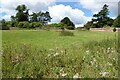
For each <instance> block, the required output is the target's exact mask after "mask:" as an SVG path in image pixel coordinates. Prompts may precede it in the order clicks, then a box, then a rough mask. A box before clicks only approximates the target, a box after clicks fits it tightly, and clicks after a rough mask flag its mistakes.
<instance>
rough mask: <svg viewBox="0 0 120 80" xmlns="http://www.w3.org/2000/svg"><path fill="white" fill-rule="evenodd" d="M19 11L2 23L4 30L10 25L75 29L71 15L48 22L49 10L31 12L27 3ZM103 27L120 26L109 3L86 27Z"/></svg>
mask: <svg viewBox="0 0 120 80" xmlns="http://www.w3.org/2000/svg"><path fill="white" fill-rule="evenodd" d="M15 10H16V11H17V13H16V15H15V16H13V15H12V16H11V21H5V20H4V19H3V20H1V21H0V22H1V23H2V28H1V29H3V30H7V29H9V28H10V27H18V28H51V27H52V28H60V29H64V28H66V29H70V30H74V29H75V24H74V23H73V22H72V21H71V20H70V19H69V17H65V18H63V19H62V20H61V21H60V22H59V23H54V24H48V22H51V19H52V18H51V16H50V13H49V12H48V11H46V12H41V11H39V12H33V13H32V14H29V10H30V9H28V8H27V6H26V5H18V6H17V7H16V9H15ZM103 27H120V15H118V17H117V18H116V19H112V18H110V17H109V9H108V5H106V4H105V5H104V6H103V7H102V9H101V10H100V11H99V12H98V13H97V14H94V15H93V18H92V20H91V21H88V22H87V23H86V24H85V25H84V28H86V29H89V28H103Z"/></svg>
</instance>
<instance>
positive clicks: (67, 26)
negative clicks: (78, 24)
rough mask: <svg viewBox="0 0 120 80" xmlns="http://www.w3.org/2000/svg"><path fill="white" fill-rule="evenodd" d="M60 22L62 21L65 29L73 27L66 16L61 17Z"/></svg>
mask: <svg viewBox="0 0 120 80" xmlns="http://www.w3.org/2000/svg"><path fill="white" fill-rule="evenodd" d="M61 23H63V26H64V27H65V28H67V29H75V25H74V23H73V22H72V21H71V20H70V19H69V18H68V17H65V18H64V19H62V20H61Z"/></svg>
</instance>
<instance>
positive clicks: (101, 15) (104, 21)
mask: <svg viewBox="0 0 120 80" xmlns="http://www.w3.org/2000/svg"><path fill="white" fill-rule="evenodd" d="M108 15H109V9H108V5H106V4H105V5H104V6H103V7H102V9H101V10H100V12H98V13H97V14H94V15H93V18H92V21H90V22H88V23H87V24H86V25H85V27H89V26H91V27H95V28H102V27H103V26H105V25H107V26H112V24H113V19H112V18H110V17H108Z"/></svg>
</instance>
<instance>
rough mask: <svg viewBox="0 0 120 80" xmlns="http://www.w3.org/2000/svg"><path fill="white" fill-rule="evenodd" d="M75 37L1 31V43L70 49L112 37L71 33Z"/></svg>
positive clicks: (107, 34)
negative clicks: (72, 46)
mask: <svg viewBox="0 0 120 80" xmlns="http://www.w3.org/2000/svg"><path fill="white" fill-rule="evenodd" d="M73 32H74V34H75V36H72V37H70V36H68V37H61V36H59V32H55V31H3V43H4V42H6V43H7V44H8V43H14V44H18V43H28V44H29V43H30V44H32V45H36V46H38V47H44V48H54V47H70V46H71V45H72V44H74V45H80V44H81V43H86V42H88V41H92V40H95V41H96V40H102V39H105V38H110V37H114V36H115V33H111V32H91V31H73Z"/></svg>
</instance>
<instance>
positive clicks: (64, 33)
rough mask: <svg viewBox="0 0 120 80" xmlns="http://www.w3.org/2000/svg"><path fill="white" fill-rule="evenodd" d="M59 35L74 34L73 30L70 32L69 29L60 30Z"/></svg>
mask: <svg viewBox="0 0 120 80" xmlns="http://www.w3.org/2000/svg"><path fill="white" fill-rule="evenodd" d="M59 35H60V36H74V33H73V32H70V31H65V30H64V31H61V32H60V34H59Z"/></svg>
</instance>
